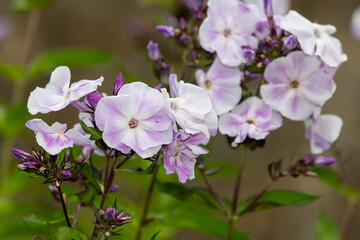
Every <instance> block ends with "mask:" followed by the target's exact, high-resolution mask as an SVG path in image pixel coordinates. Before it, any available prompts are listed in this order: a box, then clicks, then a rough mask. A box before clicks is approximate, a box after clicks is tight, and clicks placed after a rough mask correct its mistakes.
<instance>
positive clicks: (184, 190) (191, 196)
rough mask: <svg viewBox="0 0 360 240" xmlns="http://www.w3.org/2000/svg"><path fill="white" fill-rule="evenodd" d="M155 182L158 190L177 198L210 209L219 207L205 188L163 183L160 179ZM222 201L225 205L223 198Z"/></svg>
mask: <svg viewBox="0 0 360 240" xmlns="http://www.w3.org/2000/svg"><path fill="white" fill-rule="evenodd" d="M156 183H157V186H158V188H159V190H160V192H163V193H166V194H169V195H171V196H173V197H175V198H176V199H178V200H181V201H184V202H191V203H195V204H200V205H203V206H204V205H205V206H208V207H209V208H210V209H221V208H220V207H219V206H218V204H217V202H216V201H215V200H214V198H213V197H212V195H211V194H210V192H209V191H208V190H207V189H205V188H199V187H193V188H189V187H185V186H182V185H178V184H174V183H165V182H160V181H157V182H156ZM223 203H224V205H225V206H226V205H227V204H226V201H225V200H223Z"/></svg>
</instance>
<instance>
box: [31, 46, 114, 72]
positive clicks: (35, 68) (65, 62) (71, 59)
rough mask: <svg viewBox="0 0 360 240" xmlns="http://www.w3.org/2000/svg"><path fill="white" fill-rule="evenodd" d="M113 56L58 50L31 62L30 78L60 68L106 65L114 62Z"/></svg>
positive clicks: (93, 51) (79, 50) (92, 52)
mask: <svg viewBox="0 0 360 240" xmlns="http://www.w3.org/2000/svg"><path fill="white" fill-rule="evenodd" d="M112 59H113V58H112V56H111V55H109V54H107V53H104V52H101V51H98V50H91V49H75V48H73V49H71V48H70V49H68V48H63V49H57V50H52V51H49V52H46V53H44V54H43V55H41V56H39V57H38V58H36V59H34V60H33V61H31V63H30V65H29V69H28V71H29V73H28V74H29V77H30V78H36V77H39V76H42V75H45V74H49V73H51V72H52V71H53V70H54V69H55V68H56V67H58V66H68V67H81V66H88V65H98V64H105V63H109V62H111V61H112Z"/></svg>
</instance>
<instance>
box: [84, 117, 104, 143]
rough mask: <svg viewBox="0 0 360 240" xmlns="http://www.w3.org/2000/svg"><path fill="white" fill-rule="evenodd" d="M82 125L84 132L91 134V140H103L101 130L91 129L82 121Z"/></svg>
mask: <svg viewBox="0 0 360 240" xmlns="http://www.w3.org/2000/svg"><path fill="white" fill-rule="evenodd" d="M80 125H81V127H82V129H83V130H84V132H86V133H89V134H90V135H91V136H90V139H91V140H95V141H97V140H100V139H102V132H101V131H100V130H99V129H97V128H92V127H89V126H87V125H86V124H85V123H84V122H83V121H80Z"/></svg>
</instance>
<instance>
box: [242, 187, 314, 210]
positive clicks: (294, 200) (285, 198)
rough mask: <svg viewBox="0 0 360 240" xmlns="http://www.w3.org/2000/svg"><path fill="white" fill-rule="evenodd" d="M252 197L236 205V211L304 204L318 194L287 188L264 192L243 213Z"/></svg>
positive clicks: (311, 200)
mask: <svg viewBox="0 0 360 240" xmlns="http://www.w3.org/2000/svg"><path fill="white" fill-rule="evenodd" d="M254 198H255V196H252V197H250V198H248V199H247V200H246V201H245V202H243V203H241V204H240V205H239V206H238V209H237V213H238V214H246V213H251V212H259V211H263V210H267V209H272V208H276V207H281V206H286V205H297V206H305V205H307V204H309V203H311V202H313V201H314V200H316V199H318V198H319V196H315V195H309V194H306V193H302V192H295V191H289V190H273V191H269V192H266V193H265V194H264V195H263V196H262V197H260V198H259V199H258V200H257V202H256V204H254V205H253V206H252V207H250V208H249V209H248V210H247V211H246V212H245V213H243V211H244V210H245V209H246V208H247V207H248V206H249V205H250V204H251V202H252V201H253V199H254Z"/></svg>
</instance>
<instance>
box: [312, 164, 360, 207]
mask: <svg viewBox="0 0 360 240" xmlns="http://www.w3.org/2000/svg"><path fill="white" fill-rule="evenodd" d="M311 171H314V172H316V174H317V177H316V178H317V179H319V180H321V181H322V182H324V183H325V184H327V185H328V186H329V187H332V188H333V189H334V190H336V191H337V192H338V193H340V194H341V195H343V196H345V197H346V198H348V199H350V200H355V199H356V198H357V194H358V193H357V190H356V189H355V188H353V187H349V186H346V185H345V184H344V183H343V182H342V180H341V179H340V177H339V176H338V175H337V174H336V173H335V172H334V171H333V170H332V169H331V168H329V167H320V168H315V167H314V168H311Z"/></svg>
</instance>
